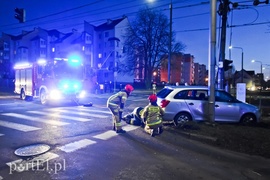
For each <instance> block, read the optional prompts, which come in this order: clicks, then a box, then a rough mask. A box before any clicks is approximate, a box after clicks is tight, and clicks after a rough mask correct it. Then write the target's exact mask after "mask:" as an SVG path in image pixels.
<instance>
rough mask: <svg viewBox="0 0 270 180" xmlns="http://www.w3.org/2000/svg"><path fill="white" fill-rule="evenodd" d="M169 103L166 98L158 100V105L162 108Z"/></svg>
mask: <svg viewBox="0 0 270 180" xmlns="http://www.w3.org/2000/svg"><path fill="white" fill-rule="evenodd" d="M169 103H170V101H168V100H166V99H163V100H162V101H161V102H160V106H161V107H162V108H165V107H166V106H168V104H169Z"/></svg>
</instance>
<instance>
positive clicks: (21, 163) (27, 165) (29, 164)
mask: <svg viewBox="0 0 270 180" xmlns="http://www.w3.org/2000/svg"><path fill="white" fill-rule="evenodd" d="M57 157H59V155H57V154H54V153H51V152H47V153H45V154H42V155H39V156H36V157H35V158H33V159H30V160H23V159H18V160H15V161H11V162H8V163H6V164H7V165H8V166H9V167H10V169H9V173H10V174H12V173H13V172H14V171H17V172H23V171H33V170H35V169H40V170H45V169H44V168H49V167H48V166H49V164H48V161H49V160H52V159H54V158H57ZM39 166H41V167H39ZM46 170H50V169H46Z"/></svg>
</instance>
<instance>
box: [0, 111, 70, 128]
mask: <svg viewBox="0 0 270 180" xmlns="http://www.w3.org/2000/svg"><path fill="white" fill-rule="evenodd" d="M27 112H31V111H27ZM47 114H48V113H47ZM3 115H5V116H11V117H17V118H21V119H25V120H29V121H36V122H41V123H46V124H52V125H56V126H64V125H67V124H69V123H66V122H61V121H55V120H46V119H43V118H40V117H33V116H28V115H23V114H17V113H4V114H3Z"/></svg>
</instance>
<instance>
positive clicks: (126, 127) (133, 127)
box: [123, 125, 139, 131]
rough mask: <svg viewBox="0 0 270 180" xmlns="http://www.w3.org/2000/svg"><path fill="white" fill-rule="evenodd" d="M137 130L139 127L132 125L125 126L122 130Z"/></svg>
mask: <svg viewBox="0 0 270 180" xmlns="http://www.w3.org/2000/svg"><path fill="white" fill-rule="evenodd" d="M138 128H139V126H133V125H126V126H123V129H124V130H125V131H132V130H134V129H138Z"/></svg>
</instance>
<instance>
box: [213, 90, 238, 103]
mask: <svg viewBox="0 0 270 180" xmlns="http://www.w3.org/2000/svg"><path fill="white" fill-rule="evenodd" d="M215 100H216V101H219V102H234V97H233V96H232V95H230V94H229V93H227V92H225V91H216V92H215Z"/></svg>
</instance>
